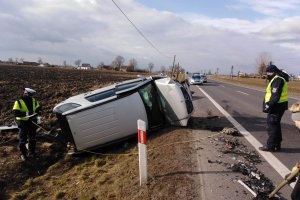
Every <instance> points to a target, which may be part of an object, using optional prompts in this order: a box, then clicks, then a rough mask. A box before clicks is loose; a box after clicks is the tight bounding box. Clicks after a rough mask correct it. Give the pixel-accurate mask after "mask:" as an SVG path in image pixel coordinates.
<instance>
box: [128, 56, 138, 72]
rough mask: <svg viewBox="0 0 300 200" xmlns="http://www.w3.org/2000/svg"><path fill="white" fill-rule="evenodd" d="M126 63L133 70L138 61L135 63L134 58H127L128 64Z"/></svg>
mask: <svg viewBox="0 0 300 200" xmlns="http://www.w3.org/2000/svg"><path fill="white" fill-rule="evenodd" d="M128 65H129V67H132V68H133V70H134V69H135V68H136V67H137V65H138V63H137V61H136V60H135V59H134V58H131V59H130V60H129V64H128Z"/></svg>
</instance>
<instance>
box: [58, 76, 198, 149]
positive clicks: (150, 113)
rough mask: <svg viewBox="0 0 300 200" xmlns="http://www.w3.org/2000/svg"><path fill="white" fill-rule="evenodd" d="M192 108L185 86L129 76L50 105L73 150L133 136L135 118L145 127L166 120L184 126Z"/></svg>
mask: <svg viewBox="0 0 300 200" xmlns="http://www.w3.org/2000/svg"><path fill="white" fill-rule="evenodd" d="M193 110H194V107H193V104H192V99H191V96H190V95H189V91H187V88H185V87H183V86H182V85H181V84H180V83H178V82H175V81H173V80H172V79H170V78H166V77H150V78H138V79H134V80H128V81H124V82H120V83H116V84H114V85H110V86H107V87H104V88H100V89H97V90H94V91H91V92H87V93H84V94H80V95H77V96H73V97H70V98H68V99H66V100H65V101H63V102H61V103H59V104H58V105H56V106H55V107H54V109H53V111H54V113H55V114H56V116H57V118H58V121H59V123H60V126H61V129H62V132H63V134H64V137H65V138H67V140H68V141H69V142H71V143H72V144H73V145H74V146H75V148H76V150H78V151H80V150H85V149H92V148H96V147H99V146H102V145H106V144H109V143H111V142H115V141H117V140H121V139H124V138H126V137H129V136H133V135H134V134H135V133H136V132H137V120H138V119H141V120H143V121H145V122H146V126H147V130H152V129H155V128H157V127H160V126H163V125H164V124H166V123H169V124H171V125H176V126H186V125H187V123H188V120H189V118H190V116H191V114H192V112H193Z"/></svg>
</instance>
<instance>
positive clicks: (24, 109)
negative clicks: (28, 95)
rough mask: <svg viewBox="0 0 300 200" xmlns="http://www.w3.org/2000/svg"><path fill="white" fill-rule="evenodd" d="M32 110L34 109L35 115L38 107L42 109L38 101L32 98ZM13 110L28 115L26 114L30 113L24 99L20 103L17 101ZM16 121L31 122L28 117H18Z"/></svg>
mask: <svg viewBox="0 0 300 200" xmlns="http://www.w3.org/2000/svg"><path fill="white" fill-rule="evenodd" d="M32 104H33V106H32V108H33V114H34V113H35V111H36V109H37V108H38V107H40V104H39V102H38V101H36V100H35V99H34V98H32ZM13 110H19V111H21V112H23V113H26V112H29V110H28V108H27V106H26V104H25V102H24V101H23V99H20V100H18V101H15V104H14V107H13ZM16 120H23V121H27V120H29V118H28V117H16Z"/></svg>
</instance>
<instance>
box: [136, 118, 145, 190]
mask: <svg viewBox="0 0 300 200" xmlns="http://www.w3.org/2000/svg"><path fill="white" fill-rule="evenodd" d="M137 125H138V147H139V171H140V186H141V185H142V184H144V183H147V136H146V123H145V122H144V121H143V120H140V119H139V120H138V121H137Z"/></svg>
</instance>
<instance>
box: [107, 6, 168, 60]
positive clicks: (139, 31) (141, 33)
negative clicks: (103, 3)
mask: <svg viewBox="0 0 300 200" xmlns="http://www.w3.org/2000/svg"><path fill="white" fill-rule="evenodd" d="M111 1H112V2H113V3H114V5H115V6H116V7H117V8H118V9H119V10H120V12H121V13H122V14H123V15H124V16H125V17H126V19H127V20H128V21H129V22H130V23H131V25H132V26H133V27H134V28H135V29H136V30H137V32H138V33H139V34H140V35H141V36H142V37H143V38H144V39H145V40H146V41H147V42H148V43H149V44H150V45H151V46H152V47H153V48H154V49H155V50H156V51H157V52H158V53H159V54H161V55H164V56H166V57H169V56H167V55H165V54H164V53H162V52H161V51H160V50H159V49H158V48H157V47H156V46H155V45H154V44H153V43H152V42H151V41H150V40H149V39H148V38H147V37H146V36H145V35H144V34H143V32H142V31H141V30H140V29H139V28H138V27H137V26H136V25H135V24H134V23H133V22H132V20H130V19H129V17H128V16H127V15H126V13H125V12H124V11H123V10H122V9H121V8H120V6H118V4H117V3H116V2H115V1H114V0H111Z"/></svg>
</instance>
